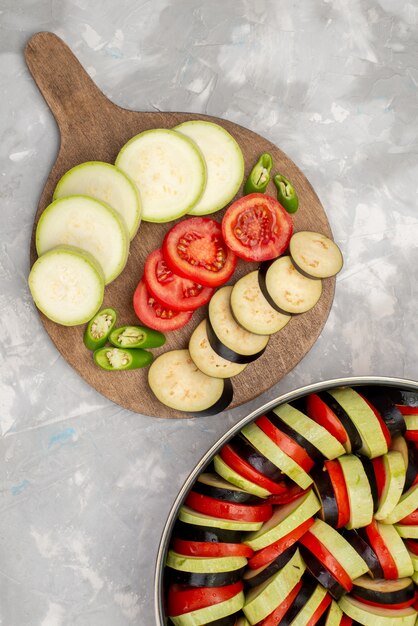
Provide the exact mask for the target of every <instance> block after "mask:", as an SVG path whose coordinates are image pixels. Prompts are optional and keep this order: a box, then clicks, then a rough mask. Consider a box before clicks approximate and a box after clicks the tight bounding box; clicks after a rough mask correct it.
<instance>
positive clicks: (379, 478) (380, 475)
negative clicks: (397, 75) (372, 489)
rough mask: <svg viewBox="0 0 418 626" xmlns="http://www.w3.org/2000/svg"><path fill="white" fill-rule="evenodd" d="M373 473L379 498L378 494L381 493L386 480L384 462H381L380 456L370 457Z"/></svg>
mask: <svg viewBox="0 0 418 626" xmlns="http://www.w3.org/2000/svg"><path fill="white" fill-rule="evenodd" d="M372 463H373V469H374V475H375V478H376V485H377V496H378V499H379V500H380V496H381V495H382V491H383V489H384V488H385V482H386V472H385V464H384V463H383V458H382V457H381V456H378V457H376V458H375V459H372Z"/></svg>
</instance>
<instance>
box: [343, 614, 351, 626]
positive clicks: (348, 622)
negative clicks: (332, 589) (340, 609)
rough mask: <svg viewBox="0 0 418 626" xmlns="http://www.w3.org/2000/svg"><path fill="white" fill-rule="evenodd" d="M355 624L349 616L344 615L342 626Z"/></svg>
mask: <svg viewBox="0 0 418 626" xmlns="http://www.w3.org/2000/svg"><path fill="white" fill-rule="evenodd" d="M352 623H353V620H352V618H351V617H348V615H343V616H342V618H341V621H340V626H351V625H352Z"/></svg>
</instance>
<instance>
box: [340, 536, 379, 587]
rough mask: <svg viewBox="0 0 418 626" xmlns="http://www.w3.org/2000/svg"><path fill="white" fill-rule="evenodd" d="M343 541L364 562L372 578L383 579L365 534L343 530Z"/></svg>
mask: <svg viewBox="0 0 418 626" xmlns="http://www.w3.org/2000/svg"><path fill="white" fill-rule="evenodd" d="M341 534H342V536H343V537H344V539H346V540H347V541H348V543H349V544H351V546H352V547H353V548H354V550H355V551H356V552H357V553H358V554H359V555H360V556H361V557H362V558H363V559H364V560H365V561H366V564H367V567H368V568H369V571H370V573H371V575H372V577H373V578H383V570H382V566H381V565H380V561H379V559H378V558H377V554H376V552H375V551H374V550H373V548H372V547H371V545H370V544H369V542H368V538H367V535H366V532H365V531H364V530H363V529H361V528H359V529H358V530H347V529H345V528H344V530H343V531H342V532H341Z"/></svg>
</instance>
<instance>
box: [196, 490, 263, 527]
mask: <svg viewBox="0 0 418 626" xmlns="http://www.w3.org/2000/svg"><path fill="white" fill-rule="evenodd" d="M186 504H187V506H189V507H190V508H191V509H193V510H194V511H197V512H198V513H203V514H204V515H209V516H210V517H220V518H221V519H229V520H236V521H240V522H267V520H269V519H270V517H271V516H272V515H273V507H272V506H271V504H267V503H263V504H237V503H236V502H226V501H225V500H217V499H216V498H211V497H210V496H205V495H203V494H201V493H196V492H194V491H191V492H190V493H189V495H188V496H187V498H186Z"/></svg>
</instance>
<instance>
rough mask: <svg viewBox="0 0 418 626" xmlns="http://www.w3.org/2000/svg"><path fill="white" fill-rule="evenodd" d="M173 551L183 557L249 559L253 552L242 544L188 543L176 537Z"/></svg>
mask: <svg viewBox="0 0 418 626" xmlns="http://www.w3.org/2000/svg"><path fill="white" fill-rule="evenodd" d="M173 550H174V551H175V552H177V554H184V556H213V557H218V556H219V557H222V556H245V557H246V558H249V557H251V556H252V555H253V554H254V551H253V550H252V549H251V548H250V546H246V545H245V544H244V543H212V542H211V541H188V540H186V539H180V538H179V537H176V538H175V539H174V541H173Z"/></svg>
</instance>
